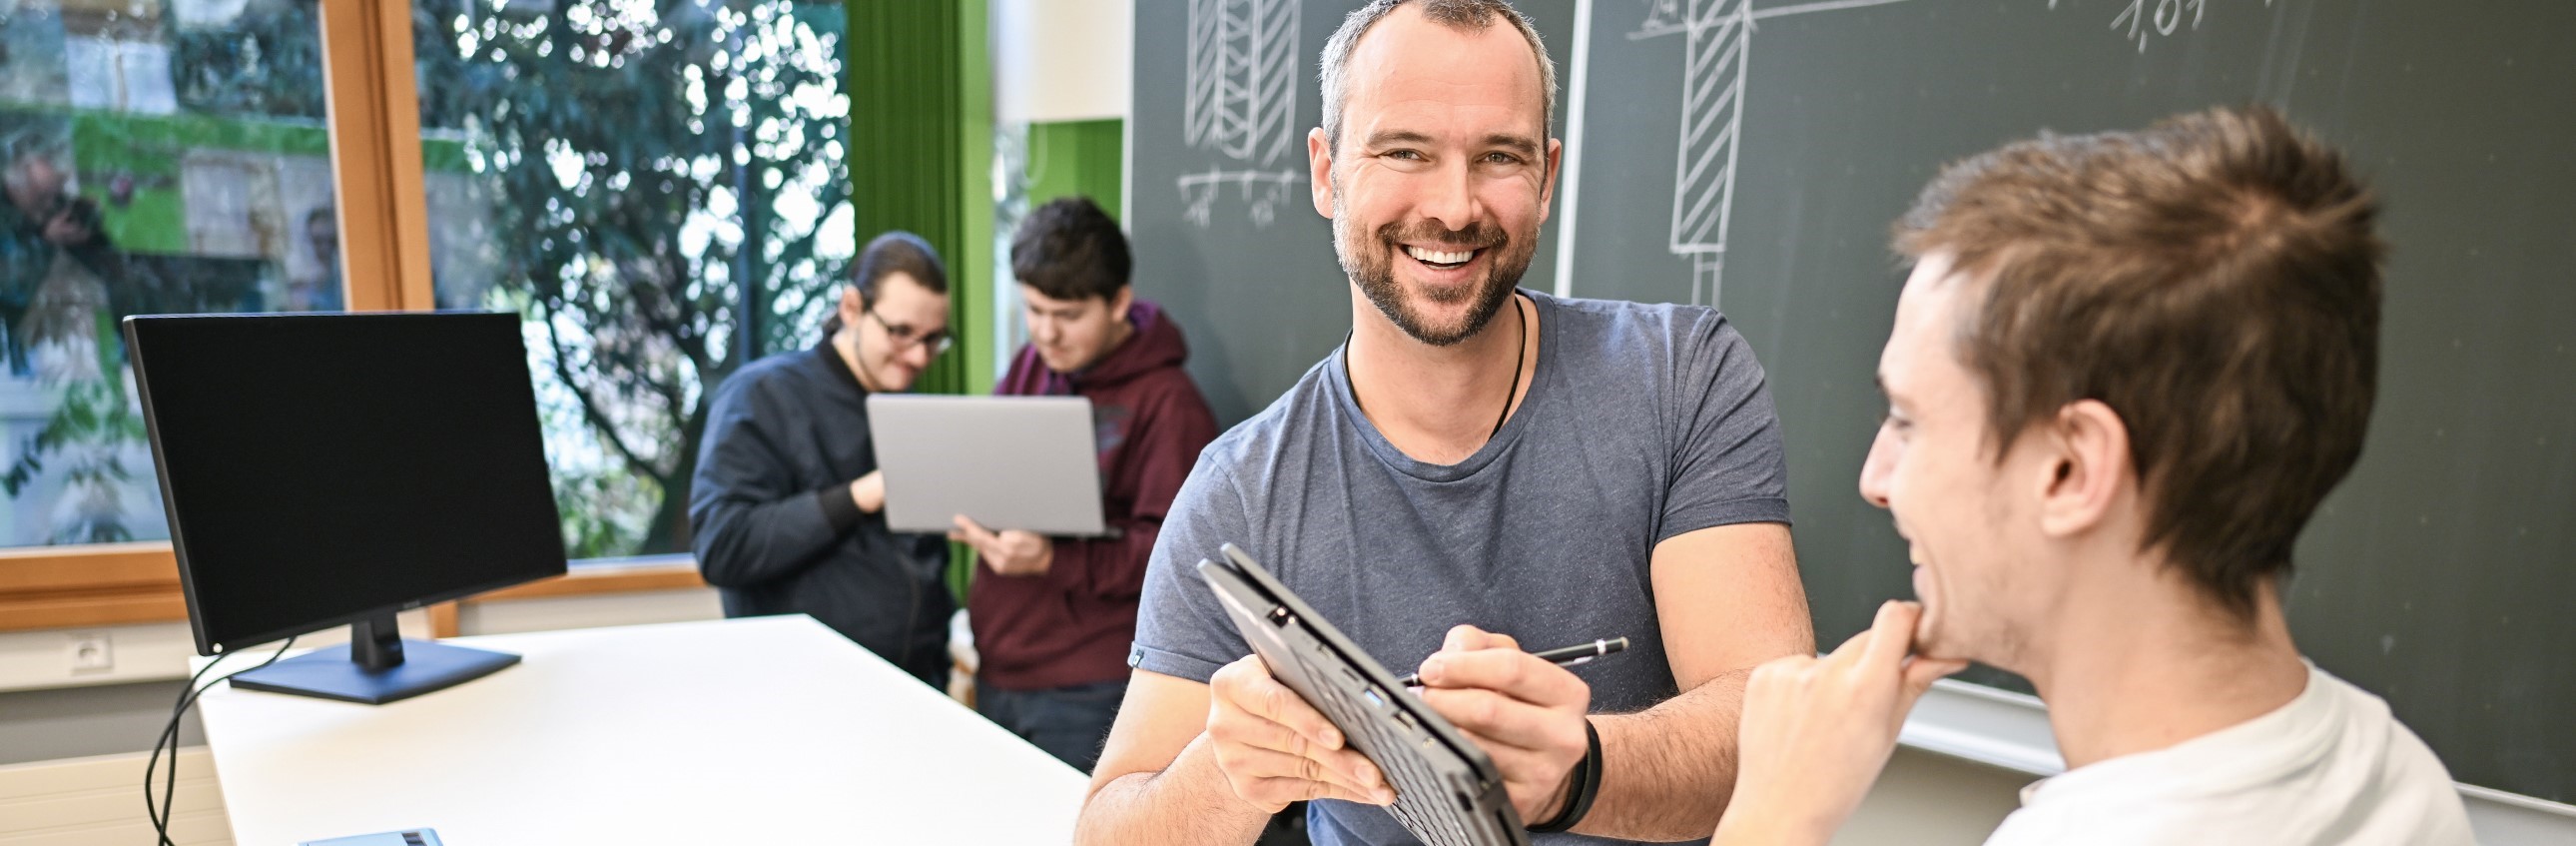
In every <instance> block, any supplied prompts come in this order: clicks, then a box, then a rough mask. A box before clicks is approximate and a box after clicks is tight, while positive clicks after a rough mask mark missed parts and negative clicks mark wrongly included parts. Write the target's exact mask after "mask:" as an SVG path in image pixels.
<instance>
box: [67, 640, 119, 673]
mask: <svg viewBox="0 0 2576 846" xmlns="http://www.w3.org/2000/svg"><path fill="white" fill-rule="evenodd" d="M63 654H64V657H65V658H66V659H68V660H69V661H70V662H71V671H72V674H73V675H80V676H85V675H92V674H96V673H105V672H112V671H114V670H115V669H116V646H115V644H113V643H110V642H109V641H108V639H107V633H106V632H95V633H91V634H76V635H72V636H71V639H70V640H68V641H65V642H64V644H63Z"/></svg>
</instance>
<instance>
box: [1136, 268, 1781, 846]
mask: <svg viewBox="0 0 2576 846" xmlns="http://www.w3.org/2000/svg"><path fill="white" fill-rule="evenodd" d="M1521 293H1522V294H1523V295H1525V296H1528V297H1529V298H1530V300H1531V301H1532V302H1534V303H1536V304H1537V307H1538V311H1537V313H1538V315H1539V320H1538V322H1537V324H1536V328H1537V330H1538V332H1539V346H1538V353H1537V356H1536V358H1537V359H1538V364H1537V370H1536V371H1535V373H1534V374H1533V375H1532V377H1531V381H1530V388H1529V393H1528V395H1527V396H1526V397H1525V398H1524V399H1523V400H1522V403H1521V407H1520V410H1519V411H1518V412H1516V413H1514V414H1513V415H1512V417H1511V419H1510V421H1509V422H1507V423H1505V424H1504V425H1503V428H1502V431H1501V432H1499V433H1497V434H1496V435H1495V436H1494V438H1493V439H1492V441H1490V442H1488V443H1486V444H1485V446H1484V447H1483V448H1482V449H1479V450H1477V451H1476V453H1475V454H1474V455H1471V456H1468V457H1467V459H1466V460H1464V461H1461V462H1459V463H1457V464H1454V465H1446V466H1443V465H1435V464H1426V463H1423V462H1419V461H1415V460H1413V459H1411V458H1408V457H1406V456H1405V455H1404V454H1403V453H1402V452H1401V451H1398V450H1397V449H1396V448H1395V446H1394V445H1393V444H1391V443H1389V442H1388V441H1387V439H1386V437H1385V436H1384V435H1382V434H1381V433H1379V432H1378V430H1377V427H1376V426H1374V425H1372V424H1371V423H1370V422H1369V420H1368V418H1367V417H1366V416H1364V415H1362V414H1361V413H1360V410H1359V407H1358V405H1357V404H1356V403H1355V402H1354V401H1353V400H1352V398H1351V390H1350V383H1349V381H1348V380H1347V379H1346V378H1345V377H1344V370H1343V365H1342V359H1341V353H1340V352H1338V351H1336V352H1335V353H1334V354H1333V355H1332V356H1331V357H1329V358H1326V359H1325V360H1324V361H1323V362H1322V363H1320V364H1317V365H1316V366H1315V367H1314V368H1313V369H1310V370H1308V371H1306V375H1305V376H1304V377H1302V378H1300V379H1298V380H1297V384H1296V386H1295V387H1292V388H1290V389H1289V390H1288V392H1287V393H1286V394H1285V395H1283V396H1281V397H1280V398H1279V400H1278V401H1277V402H1274V403H1272V404H1271V405H1270V407H1269V408H1268V409H1266V410H1264V411H1262V412H1261V413H1260V414H1259V415H1256V416H1254V417H1253V418H1252V419H1250V420H1246V421H1244V422H1243V423H1242V424H1241V425H1238V426H1236V427H1234V429H1233V430H1231V431H1228V432H1226V433H1225V435H1224V436H1223V437H1220V438H1218V439H1217V440H1216V442H1215V443H1213V444H1210V445H1209V446H1208V448H1207V450H1206V451H1205V452H1203V453H1201V454H1200V456H1199V461H1198V466H1197V467H1196V468H1194V469H1192V470H1191V472H1190V477H1189V481H1188V482H1187V483H1185V484H1184V485H1182V487H1181V492H1180V496H1179V497H1178V498H1177V499H1176V500H1175V501H1174V502H1173V503H1172V510H1171V513H1170V515H1169V516H1168V517H1166V518H1165V522H1164V524H1163V530H1162V537H1161V538H1160V539H1159V540H1158V541H1157V542H1156V543H1155V545H1154V553H1153V558H1152V561H1151V563H1150V564H1148V567H1147V571H1146V576H1145V595H1144V601H1143V607H1142V609H1141V610H1140V611H1139V613H1138V617H1137V621H1136V645H1135V649H1134V651H1133V652H1131V653H1130V654H1129V657H1128V663H1129V664H1130V665H1132V666H1135V667H1136V668H1138V669H1142V670H1148V671H1151V672H1156V673H1161V674H1164V675H1169V676H1176V677H1180V678H1185V679H1191V680H1194V681H1199V682H1206V681H1207V680H1208V678H1209V677H1210V676H1213V675H1214V674H1215V673H1216V670H1217V668H1219V667H1222V666H1224V665H1225V664H1228V663H1231V662H1233V661H1234V660H1236V659H1238V658H1241V657H1243V656H1245V655H1249V654H1251V652H1252V650H1251V648H1250V647H1248V646H1246V645H1245V644H1244V641H1243V638H1242V636H1241V635H1240V634H1238V633H1237V632H1236V631H1235V630H1234V626H1233V624H1232V623H1230V622H1229V621H1228V620H1227V618H1226V616H1225V613H1224V611H1223V610H1222V609H1220V608H1219V607H1218V606H1217V604H1216V599H1215V597H1214V595H1213V594H1211V593H1210V592H1209V590H1208V588H1207V585H1206V583H1204V582H1202V581H1200V579H1199V577H1198V574H1197V572H1196V570H1195V569H1194V568H1195V566H1196V565H1197V564H1198V562H1199V560H1200V559H1203V558H1215V557H1217V556H1218V555H1219V552H1218V548H1219V547H1220V546H1221V545H1223V544H1227V543H1232V544H1235V545H1237V546H1241V547H1243V549H1244V550H1245V551H1246V552H1249V553H1251V554H1252V556H1253V558H1255V559H1257V560H1259V561H1261V562H1262V563H1263V564H1264V565H1266V566H1268V567H1269V568H1270V569H1271V570H1272V572H1274V573H1276V574H1277V575H1278V576H1279V578H1280V580H1282V581H1284V582H1286V583H1287V585H1288V587H1289V589H1290V590H1294V591H1296V592H1297V594H1298V595H1299V596H1301V597H1304V598H1305V600H1306V601H1307V602H1308V603H1309V604H1311V605H1313V606H1314V607H1315V610H1316V611H1317V612H1318V613H1321V614H1322V615H1323V616H1324V618H1325V619H1326V620H1328V621H1330V622H1332V624H1333V625H1334V626H1335V627H1336V628H1339V629H1341V631H1342V632H1343V633H1344V634H1347V635H1349V636H1350V637H1351V638H1352V639H1353V640H1355V641H1357V642H1358V643H1359V645H1360V647H1361V648H1363V649H1366V650H1367V651H1368V653H1369V654H1370V655H1372V656H1375V657H1376V658H1377V659H1378V662H1379V663H1381V664H1384V665H1386V666H1388V667H1390V668H1393V669H1395V670H1396V671H1397V672H1404V671H1407V670H1411V669H1412V668H1413V667H1414V666H1416V665H1418V664H1420V663H1421V661H1422V659H1423V658H1425V657H1428V656H1429V655H1430V654H1431V653H1432V652H1434V651H1437V650H1438V649H1439V648H1440V644H1441V641H1442V638H1443V637H1444V636H1445V635H1446V634H1447V633H1448V631H1449V629H1450V627H1452V626H1456V625H1459V624H1461V623H1467V624H1473V625H1476V626H1479V627H1482V628H1484V629H1487V630H1490V631H1496V632H1502V633H1504V634H1508V635H1511V636H1512V637H1513V638H1515V639H1517V640H1518V641H1519V642H1520V644H1521V645H1522V646H1523V647H1526V648H1529V649H1549V648H1554V647H1558V646H1565V645H1568V644H1575V643H1588V642H1591V641H1592V640H1593V639H1595V638H1611V637H1626V638H1628V639H1629V643H1630V646H1629V649H1628V652H1627V654H1624V655H1618V656H1614V657H1611V658H1607V659H1603V660H1600V661H1595V662H1592V663H1590V664H1586V665H1582V666H1580V667H1577V668H1575V669H1574V673H1575V674H1576V675H1577V676H1579V677H1581V678H1582V679H1583V680H1584V681H1585V682H1586V683H1587V684H1589V685H1590V686H1591V689H1592V710H1593V711H1594V712H1595V713H1620V712H1633V711H1638V710H1643V709H1645V708H1647V707H1649V706H1652V705H1654V704H1656V703H1658V702H1661V701H1663V700H1665V699H1667V698H1670V697H1672V696H1673V695H1674V693H1676V692H1677V691H1676V690H1675V686H1674V681H1673V674H1672V668H1671V666H1670V663H1669V661H1668V659H1667V658H1666V657H1665V652H1664V642H1663V636H1662V631H1661V628H1660V626H1659V625H1658V624H1657V621H1656V615H1655V602H1654V582H1653V579H1652V577H1651V574H1650V572H1649V567H1648V565H1649V558H1650V555H1651V553H1652V552H1653V550H1654V547H1655V544H1657V543H1660V542H1662V541H1663V540H1664V539H1666V538H1670V537H1673V536H1675V535H1680V534H1685V533H1688V532H1691V531H1695V530H1698V529H1704V528H1708V527H1711V526H1720V525H1726V524H1731V523H1753V522H1774V523H1786V522H1788V521H1789V501H1788V471H1787V469H1786V467H1785V465H1784V464H1783V461H1782V456H1781V446H1780V423H1779V417H1778V415H1777V414H1776V413H1775V412H1774V411H1773V409H1772V405H1771V396H1770V392H1769V390H1768V389H1767V388H1765V386H1764V382H1763V376H1762V367H1761V365H1760V364H1758V363H1756V362H1755V361H1754V360H1753V351H1752V349H1751V348H1750V347H1749V346H1747V345H1746V344H1745V342H1744V338H1743V336H1741V335H1738V334H1736V332H1735V329H1734V327H1733V326H1731V325H1729V324H1728V323H1727V322H1726V320H1725V318H1723V317H1721V316H1719V315H1718V313H1717V312H1716V311H1714V310H1712V309H1708V308H1701V307H1694V306H1678V305H1643V304H1637V303H1627V302H1609V301H1598V300H1575V299H1558V298H1555V297H1550V296H1547V295H1544V294H1539V293H1536V292H1531V291H1526V290H1524V291H1522V292H1521ZM1496 399H1497V400H1499V399H1500V397H1497V398H1496ZM1614 765H1615V763H1614ZM1307 819H1308V823H1309V835H1310V836H1311V837H1313V839H1314V841H1315V843H1317V844H1319V846H1335V844H1342V843H1370V844H1378V843H1409V842H1413V838H1412V836H1411V835H1410V834H1408V833H1406V832H1405V831H1404V829H1403V828H1402V827H1401V826H1400V825H1398V824H1397V823H1396V821H1395V818H1394V817H1393V816H1391V815H1389V814H1387V813H1386V811H1385V810H1384V809H1382V808H1376V807H1371V806H1366V805H1357V804H1352V803H1346V802H1338V801H1321V802H1316V803H1313V804H1312V805H1311V806H1310V808H1309V813H1308V817H1307ZM1536 839H1537V841H1538V842H1540V843H1599V842H1612V841H1603V840H1596V839H1593V838H1585V837H1577V836H1573V835H1538V836H1537V837H1536Z"/></svg>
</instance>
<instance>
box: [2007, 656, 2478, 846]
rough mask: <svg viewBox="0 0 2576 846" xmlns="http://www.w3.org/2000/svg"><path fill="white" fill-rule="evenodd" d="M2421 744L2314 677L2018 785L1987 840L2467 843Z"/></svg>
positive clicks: (2351, 693)
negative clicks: (2222, 719)
mask: <svg viewBox="0 0 2576 846" xmlns="http://www.w3.org/2000/svg"><path fill="white" fill-rule="evenodd" d="M2474 842H2475V840H2474V839H2473V838H2472V837H2471V836H2470V833H2469V816H2468V810H2467V809H2466V808H2465V807H2463V806H2462V805H2461V804H2460V794H2459V791H2458V789H2457V788H2456V787H2454V786H2453V785H2452V784H2451V774H2450V771H2449V770H2446V769H2443V767H2442V762H2441V760H2440V759H2437V758H2435V757H2433V750H2431V749H2429V748H2426V747H2425V746H2424V741H2423V740H2421V739H2418V738H2417V737H2416V736H2415V733H2414V732H2412V731H2408V730H2407V729H2406V726H2404V725H2402V724H2399V723H2398V722H2397V720H2396V718H2394V717H2392V716H2390V715H2389V713H2388V703H2387V702H2384V701H2381V700H2380V698H2379V697H2376V696H2372V695H2370V694H2369V693H2366V692H2363V691H2362V690H2361V689H2360V688H2357V687H2353V686H2352V685H2350V684H2348V683H2345V682H2344V680H2342V679H2338V678H2335V677H2334V676H2331V675H2327V674H2326V672H2325V671H2324V670H2319V669H2317V668H2315V667H2313V666H2311V667H2309V668H2308V688H2307V690H2305V691H2302V692H2301V693H2300V694H2299V698H2297V699H2293V700H2290V704H2287V705H2283V706H2281V707H2280V708H2279V709H2276V710H2274V711H2272V712H2271V713H2268V714H2264V715H2263V716H2260V717H2256V718H2254V719H2252V720H2248V721H2246V722H2244V723H2241V724H2238V725H2235V726H2230V727H2228V728H2224V729H2220V730H2218V731H2215V732H2211V733H2209V734H2206V735H2203V736H2200V737H2196V738H2192V739H2190V740H2186V741H2183V742H2182V743H2178V744H2175V745H2173V746H2170V747H2167V748H2164V749H2158V750H2156V751H2153V752H2143V753H2139V754H2136V755H2126V756H2122V757H2119V758H2113V759H2111V760H2108V761H2102V762H2099V763H2095V764H2091V765H2088V766H2084V767H2079V768H2077V769H2074V770H2071V771H2068V772H2066V773H2065V774H2063V775H2059V776H2057V777H2055V778H2050V779H2045V780H2042V781H2039V782H2036V783H2033V784H2031V785H2030V786H2029V787H2025V788H2022V792H2021V810H2018V811H2014V812H2013V814H2012V816H2010V817H2006V818H2005V819H2004V824H2003V826H2002V827H2000V828H1997V829H1995V833H1994V836H1993V837H1991V838H1988V839H1987V840H1986V844H1987V846H2025V844H2029V846H2038V844H2066V843H2082V844H2132V843H2134V844H2169V843H2190V844H2194V846H2218V844H2247V846H2252V845H2253V844H2262V846H2299V844H2330V843H2331V844H2344V843H2403V844H2455V843H2474Z"/></svg>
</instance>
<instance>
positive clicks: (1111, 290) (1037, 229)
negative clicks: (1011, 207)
mask: <svg viewBox="0 0 2576 846" xmlns="http://www.w3.org/2000/svg"><path fill="white" fill-rule="evenodd" d="M1135 269H1136V259H1135V257H1134V256H1133V255H1132V254H1130V253H1129V252H1128V251H1127V236H1126V235H1123V234H1120V233H1119V231H1118V221H1116V220H1112V219H1110V217H1109V213H1108V212H1105V211H1101V210H1100V206H1099V205H1097V204H1094V203H1093V202H1091V198H1089V197H1060V198H1057V199H1054V200H1050V201H1048V202H1047V204H1046V205H1043V206H1039V207H1037V208H1036V209H1033V210H1031V211H1030V212H1029V216H1028V218H1027V219H1026V220H1022V221H1020V229H1019V231H1018V232H1016V233H1013V234H1012V236H1011V275H1012V276H1013V277H1015V278H1017V279H1018V280H1019V282H1020V284H1022V285H1027V286H1029V287H1031V288H1036V289H1037V290H1038V293H1040V294H1045V295H1046V296H1047V297H1049V298H1051V299H1058V300H1080V299H1089V298H1093V297H1097V298H1100V299H1103V300H1107V299H1111V298H1114V297H1116V296H1118V289H1120V288H1125V287H1127V277H1128V274H1129V273H1131V272H1133V271H1134V270H1135Z"/></svg>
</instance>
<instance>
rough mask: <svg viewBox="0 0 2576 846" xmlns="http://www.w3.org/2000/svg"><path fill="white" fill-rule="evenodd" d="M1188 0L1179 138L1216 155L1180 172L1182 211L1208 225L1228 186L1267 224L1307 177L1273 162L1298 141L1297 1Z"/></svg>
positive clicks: (1261, 223)
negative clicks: (1213, 159) (1198, 166)
mask: <svg viewBox="0 0 2576 846" xmlns="http://www.w3.org/2000/svg"><path fill="white" fill-rule="evenodd" d="M1189 3H1190V6H1189V19H1188V27H1189V43H1188V45H1187V56H1188V60H1189V67H1188V69H1187V77H1186V78H1185V79H1184V80H1183V83H1182V87H1181V91H1182V96H1183V98H1184V99H1183V103H1182V111H1181V123H1182V127H1183V130H1184V132H1185V133H1186V134H1185V135H1184V140H1185V141H1186V143H1187V145H1188V146H1189V148H1190V149H1193V150H1200V151H1205V152H1209V153H1215V154H1216V155H1217V156H1219V157H1220V160H1219V161H1218V162H1216V163H1212V164H1210V165H1209V167H1208V168H1207V169H1206V170H1205V171H1202V172H1199V173H1193V174H1188V175H1185V176H1182V177H1180V179H1179V188H1180V191H1181V197H1182V199H1183V200H1185V201H1187V203H1188V208H1187V209H1186V210H1184V211H1183V216H1185V217H1187V218H1188V219H1189V221H1190V222H1191V223H1195V224H1197V225H1199V226H1201V227H1205V226H1207V225H1208V224H1209V222H1210V221H1212V220H1213V219H1214V216H1215V213H1216V204H1217V201H1218V199H1220V198H1221V197H1222V196H1223V195H1224V194H1225V193H1226V192H1225V189H1226V188H1228V187H1232V188H1234V189H1235V192H1236V193H1237V194H1238V195H1239V196H1240V198H1241V201H1242V202H1243V203H1244V204H1245V205H1246V206H1247V209H1246V211H1247V213H1248V214H1249V215H1250V217H1251V219H1252V222H1253V224H1254V225H1257V226H1268V225H1270V221H1271V220H1272V219H1274V218H1275V217H1276V216H1277V213H1278V209H1277V207H1278V206H1279V205H1281V204H1283V203H1286V202H1287V201H1288V200H1289V198H1290V197H1291V196H1293V195H1294V193H1295V190H1294V189H1295V188H1296V186H1297V184H1298V183H1299V182H1301V181H1302V180H1304V178H1305V173H1304V172H1303V171H1301V170H1299V169H1297V168H1295V167H1293V166H1292V167H1281V166H1280V160H1281V159H1282V158H1285V157H1287V154H1288V152H1289V151H1291V150H1295V149H1297V148H1298V143H1297V142H1298V140H1299V133H1298V132H1297V130H1296V120H1297V88H1298V85H1299V75H1298V73H1297V68H1298V65H1299V63H1298V55H1299V53H1298V49H1297V0H1189Z"/></svg>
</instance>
